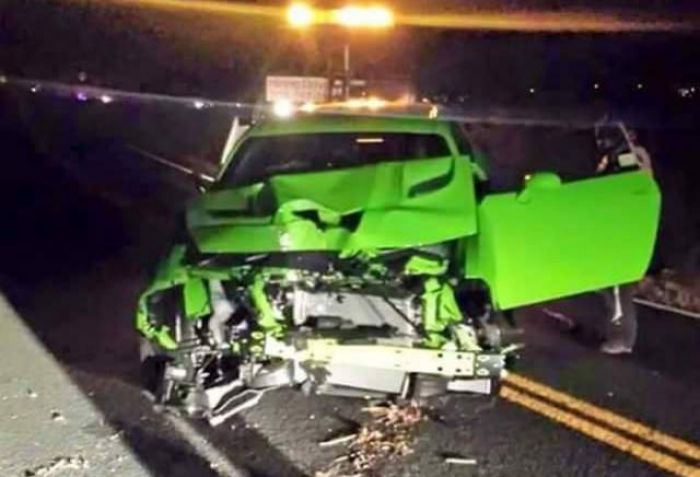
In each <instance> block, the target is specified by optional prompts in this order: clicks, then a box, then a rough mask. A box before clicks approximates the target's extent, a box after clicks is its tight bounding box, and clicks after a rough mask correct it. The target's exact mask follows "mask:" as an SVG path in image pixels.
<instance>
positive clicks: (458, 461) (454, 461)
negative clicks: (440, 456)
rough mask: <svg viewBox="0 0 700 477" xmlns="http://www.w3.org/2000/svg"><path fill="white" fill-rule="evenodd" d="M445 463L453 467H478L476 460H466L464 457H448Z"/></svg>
mask: <svg viewBox="0 0 700 477" xmlns="http://www.w3.org/2000/svg"><path fill="white" fill-rule="evenodd" d="M444 462H445V464H451V465H476V459H465V458H462V457H446V458H445V461H444Z"/></svg>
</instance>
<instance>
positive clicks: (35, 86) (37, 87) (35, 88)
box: [29, 84, 40, 93]
mask: <svg viewBox="0 0 700 477" xmlns="http://www.w3.org/2000/svg"><path fill="white" fill-rule="evenodd" d="M39 89H40V87H39V85H38V84H35V85H34V86H32V87H31V88H29V91H31V92H32V93H38V92H39Z"/></svg>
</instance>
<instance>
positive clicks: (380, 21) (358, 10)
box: [333, 6, 394, 28]
mask: <svg viewBox="0 0 700 477" xmlns="http://www.w3.org/2000/svg"><path fill="white" fill-rule="evenodd" d="M333 18H334V20H335V22H336V23H338V24H340V25H342V26H345V27H349V28H357V27H360V28H361V27H365V28H388V27H390V26H392V25H393V24H394V14H393V12H392V11H391V10H389V9H388V8H386V7H381V6H374V7H357V6H347V7H343V8H341V9H340V10H336V11H335V12H334V13H333Z"/></svg>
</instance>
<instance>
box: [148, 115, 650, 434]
mask: <svg viewBox="0 0 700 477" xmlns="http://www.w3.org/2000/svg"><path fill="white" fill-rule="evenodd" d="M487 166H488V161H487V160H485V159H484V158H483V157H480V155H479V154H476V153H474V152H472V149H471V147H470V142H469V140H468V138H467V137H466V136H465V134H464V133H463V130H462V129H461V128H459V127H458V126H457V125H456V124H453V123H450V122H448V121H443V120H436V119H427V118H426V119H423V118H380V117H349V116H325V115H319V116H314V115H309V116H305V117H299V118H295V119H293V120H266V121H263V122H261V123H259V124H257V125H255V126H253V127H252V128H251V129H250V130H249V131H247V132H246V133H245V134H244V135H243V137H242V138H241V139H240V140H239V141H237V142H236V145H235V146H234V147H233V149H232V151H231V153H230V154H229V155H228V156H227V157H226V158H225V161H224V164H223V167H222V169H221V172H220V174H219V175H218V177H217V179H216V181H215V183H214V184H213V186H212V187H210V188H209V189H208V190H207V191H206V193H204V194H202V195H201V196H199V197H198V198H197V199H196V200H195V201H194V202H193V204H191V206H190V207H189V208H188V210H187V215H186V228H187V234H186V235H187V238H186V239H183V240H182V241H181V243H177V244H176V245H175V246H174V247H173V249H172V252H171V253H170V255H169V257H168V258H167V259H166V260H165V261H164V262H163V263H162V264H161V266H160V267H159V270H158V271H157V273H156V277H155V279H154V281H153V282H152V284H151V285H150V287H149V288H148V289H147V290H146V291H145V292H144V293H143V295H142V296H141V298H140V301H139V304H138V311H137V317H136V327H137V329H138V330H139V332H140V333H141V335H142V336H143V337H144V339H143V343H142V361H143V367H144V373H145V376H146V378H147V383H146V384H147V386H148V387H149V388H150V389H151V391H152V392H153V394H154V396H155V397H156V399H157V400H158V401H159V402H160V403H163V404H171V405H174V406H178V407H179V408H181V409H184V410H186V411H188V412H189V413H192V414H196V415H201V416H205V417H207V418H209V420H210V422H212V424H216V423H219V422H222V421H223V420H224V419H226V418H227V417H229V416H231V415H232V414H235V413H236V412H238V411H240V410H241V409H244V408H245V407H248V406H250V405H253V404H255V403H256V402H257V400H259V399H260V396H261V395H262V393H263V392H265V391H267V390H269V389H274V388H277V387H281V386H295V387H299V388H301V389H302V390H303V391H305V392H315V393H325V394H336V395H347V396H359V397H387V396H404V397H425V396H429V395H433V394H438V393H445V392H477V393H489V392H492V389H493V388H494V384H496V383H497V382H498V379H499V377H500V376H502V374H503V373H504V370H505V367H506V365H507V363H508V362H509V361H510V360H509V359H508V357H509V354H510V353H511V352H512V351H513V349H514V348H515V346H514V345H513V344H512V343H508V342H507V340H506V339H504V333H503V329H504V325H503V324H504V322H507V321H508V320H504V318H503V315H504V314H503V313H502V312H503V311H505V310H509V309H513V308H515V307H520V306H523V305H528V304H532V303H537V302H541V301H544V300H550V299H554V298H558V297H563V296H567V295H572V294H576V293H581V292H585V291H591V290H596V289H601V288H604V287H609V286H612V285H616V284H623V283H628V282H632V281H635V280H638V279H639V278H641V277H642V275H643V274H644V272H645V269H646V267H647V264H648V262H649V260H650V256H651V253H652V248H653V244H654V240H655V235H656V227H657V221H658V215H659V203H660V197H659V192H658V188H657V186H656V184H655V182H654V180H653V177H652V176H651V174H649V173H648V172H647V171H643V170H640V169H639V167H638V166H637V165H636V163H634V161H632V163H631V164H630V163H629V161H628V164H627V165H625V166H622V167H619V168H618V169H617V170H615V171H614V172H611V173H608V174H603V175H598V176H593V177H590V178H587V179H583V180H576V181H572V182H567V183H562V181H561V179H560V178H559V176H557V175H556V174H554V173H551V172H537V173H533V174H531V175H529V176H527V177H526V178H525V180H524V183H523V186H522V187H521V188H520V190H518V191H513V192H504V193H492V192H490V190H489V180H488V175H487V169H488V167H487Z"/></svg>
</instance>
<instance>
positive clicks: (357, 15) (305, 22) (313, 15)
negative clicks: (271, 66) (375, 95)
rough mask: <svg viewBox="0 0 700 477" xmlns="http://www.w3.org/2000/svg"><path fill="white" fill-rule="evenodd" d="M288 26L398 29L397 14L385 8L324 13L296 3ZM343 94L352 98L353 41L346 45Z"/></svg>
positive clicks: (353, 7)
mask: <svg viewBox="0 0 700 477" xmlns="http://www.w3.org/2000/svg"><path fill="white" fill-rule="evenodd" d="M287 23H288V24H289V25H290V26H292V27H294V28H308V27H310V26H312V25H315V24H329V25H338V26H342V27H344V28H348V29H354V28H368V29H386V28H391V27H392V26H394V13H393V12H392V11H391V10H389V9H388V8H386V7H382V6H371V7H367V6H355V5H349V6H346V7H343V8H340V9H337V10H320V9H315V8H313V7H311V6H309V5H308V4H306V3H294V4H292V5H290V6H289V8H288V9H287ZM343 95H344V96H345V99H348V98H349V96H350V40H349V38H346V40H345V44H344V45H343Z"/></svg>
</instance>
